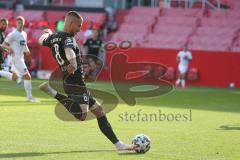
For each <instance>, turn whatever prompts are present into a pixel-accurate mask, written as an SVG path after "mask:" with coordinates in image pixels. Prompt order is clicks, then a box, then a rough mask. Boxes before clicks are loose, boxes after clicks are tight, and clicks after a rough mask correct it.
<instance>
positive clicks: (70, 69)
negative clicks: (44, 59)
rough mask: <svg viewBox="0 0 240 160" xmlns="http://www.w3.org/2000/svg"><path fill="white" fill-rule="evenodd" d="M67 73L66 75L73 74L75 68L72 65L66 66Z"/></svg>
mask: <svg viewBox="0 0 240 160" xmlns="http://www.w3.org/2000/svg"><path fill="white" fill-rule="evenodd" d="M67 71H68V73H70V74H74V73H75V71H76V68H75V67H74V66H73V65H71V64H69V65H68V66H67Z"/></svg>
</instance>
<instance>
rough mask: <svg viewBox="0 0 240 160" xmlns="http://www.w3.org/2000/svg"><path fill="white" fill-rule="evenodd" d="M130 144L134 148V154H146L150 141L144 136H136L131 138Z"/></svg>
mask: <svg viewBox="0 0 240 160" xmlns="http://www.w3.org/2000/svg"><path fill="white" fill-rule="evenodd" d="M132 144H133V145H134V146H136V147H135V152H136V153H146V152H147V151H149V149H150V144H151V140H150V138H149V137H148V136H146V135H144V134H138V135H136V136H135V137H134V138H133V140H132Z"/></svg>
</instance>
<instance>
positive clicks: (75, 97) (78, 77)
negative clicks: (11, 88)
mask: <svg viewBox="0 0 240 160" xmlns="http://www.w3.org/2000/svg"><path fill="white" fill-rule="evenodd" d="M82 23H83V19H82V17H81V16H80V15H79V14H78V12H75V11H70V12H68V13H67V15H66V18H65V22H64V28H63V30H62V31H60V32H56V33H52V32H51V30H50V29H46V30H44V33H43V34H42V36H41V37H40V38H39V43H40V44H41V45H43V46H47V47H49V48H51V50H52V53H53V56H54V58H55V59H56V60H57V62H58V65H59V66H60V67H61V70H62V73H63V74H62V75H63V77H62V78H63V88H64V91H65V93H66V94H67V95H68V96H65V95H62V94H60V93H58V92H57V91H56V90H54V89H53V88H51V87H50V86H49V84H48V83H47V82H45V83H43V84H41V85H40V86H39V87H40V89H41V90H42V91H44V92H45V93H47V94H49V95H50V96H52V97H54V98H56V99H57V100H58V101H59V102H60V103H61V104H63V106H64V107H65V108H66V109H67V110H68V111H69V112H70V113H71V114H72V115H73V116H74V117H75V118H77V119H79V120H80V121H84V120H85V119H86V117H87V113H88V111H89V110H90V111H91V112H92V113H93V114H94V115H95V116H96V118H97V121H98V126H99V128H100V130H101V131H102V133H103V134H104V135H105V136H106V137H107V138H108V139H109V140H110V141H111V142H112V143H113V144H114V145H115V146H116V149H117V150H118V151H121V150H133V149H134V146H132V145H127V144H124V143H123V142H121V141H120V140H119V139H118V138H117V136H116V135H115V133H114V132H113V129H112V127H111V125H110V123H109V122H108V120H107V117H106V115H105V113H104V111H103V108H102V107H101V105H100V104H99V103H98V102H97V101H96V100H95V99H94V98H93V97H91V95H90V93H89V92H88V90H87V88H86V86H85V82H84V80H83V77H82V76H83V75H82V69H81V65H82V55H81V52H80V50H79V47H78V45H77V43H76V40H75V38H74V36H75V35H76V34H77V33H78V32H79V31H80V28H81V26H82ZM74 88H80V89H78V91H77V92H78V94H76V91H73V90H74ZM72 92H75V93H72ZM69 103H70V104H71V107H70V108H69Z"/></svg>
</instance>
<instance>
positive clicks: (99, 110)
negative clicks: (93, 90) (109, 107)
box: [91, 103, 105, 118]
mask: <svg viewBox="0 0 240 160" xmlns="http://www.w3.org/2000/svg"><path fill="white" fill-rule="evenodd" d="M91 112H92V113H93V114H94V115H95V116H96V117H97V118H100V117H102V116H104V115H105V112H104V110H103V108H102V106H101V105H100V104H98V103H95V104H94V105H93V106H92V107H91Z"/></svg>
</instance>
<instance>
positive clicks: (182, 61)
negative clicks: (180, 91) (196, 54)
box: [176, 45, 192, 89]
mask: <svg viewBox="0 0 240 160" xmlns="http://www.w3.org/2000/svg"><path fill="white" fill-rule="evenodd" d="M191 60H192V53H191V52H190V51H188V49H187V45H185V46H184V47H183V50H182V51H180V52H178V55H177V61H178V62H179V64H178V71H179V76H178V79H177V81H176V88H177V87H178V86H179V85H180V83H181V86H182V88H184V89H185V88H186V82H185V76H186V73H187V71H188V63H189V61H191Z"/></svg>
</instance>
